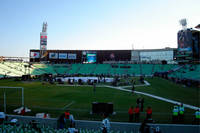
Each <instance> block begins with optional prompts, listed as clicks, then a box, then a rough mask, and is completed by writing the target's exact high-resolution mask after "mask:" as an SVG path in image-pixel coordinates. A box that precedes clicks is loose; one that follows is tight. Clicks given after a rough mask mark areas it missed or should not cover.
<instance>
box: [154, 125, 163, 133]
mask: <svg viewBox="0 0 200 133" xmlns="http://www.w3.org/2000/svg"><path fill="white" fill-rule="evenodd" d="M153 132H154V133H161V130H160V127H159V126H157V127H156V128H153Z"/></svg>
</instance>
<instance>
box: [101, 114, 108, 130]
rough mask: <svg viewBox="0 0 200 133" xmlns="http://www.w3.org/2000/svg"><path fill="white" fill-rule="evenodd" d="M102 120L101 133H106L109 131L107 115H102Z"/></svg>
mask: <svg viewBox="0 0 200 133" xmlns="http://www.w3.org/2000/svg"><path fill="white" fill-rule="evenodd" d="M103 117H104V119H103V121H102V133H108V132H109V131H110V121H109V119H108V114H104V115H103Z"/></svg>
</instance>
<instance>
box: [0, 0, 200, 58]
mask: <svg viewBox="0 0 200 133" xmlns="http://www.w3.org/2000/svg"><path fill="white" fill-rule="evenodd" d="M181 18H186V19H187V20H188V27H195V26H196V25H197V24H199V23H200V0H0V56H26V57H28V56H29V50H30V49H39V45H40V32H41V30H42V23H43V21H47V23H48V28H47V32H48V45H47V48H48V49H66V50H68V49H132V45H133V47H134V49H143V48H144V49H151V48H164V47H177V31H178V30H179V29H181V26H180V25H179V22H178V21H179V20H180V19H181Z"/></svg>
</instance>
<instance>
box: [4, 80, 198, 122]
mask: <svg viewBox="0 0 200 133" xmlns="http://www.w3.org/2000/svg"><path fill="white" fill-rule="evenodd" d="M136 80H137V78H136ZM145 80H147V81H148V82H149V83H150V84H151V85H150V86H147V87H136V90H137V91H141V92H147V93H150V94H154V95H157V96H161V97H164V98H170V99H172V100H177V101H179V102H183V103H187V104H190V105H194V106H198V107H199V106H200V104H199V97H200V90H199V88H187V87H183V86H182V85H176V84H174V83H172V82H170V81H167V80H164V79H160V78H146V79H145ZM0 86H12V87H17V86H18V87H19V86H20V87H24V93H25V96H24V99H25V106H27V107H28V108H30V109H31V110H32V112H31V113H27V115H35V114H36V113H41V112H48V113H50V115H51V116H52V117H58V116H59V115H60V114H61V113H63V112H64V111H65V109H66V108H65V107H66V106H67V105H70V104H71V105H70V106H69V107H68V109H70V112H71V113H73V114H74V117H75V119H84V120H101V119H102V116H100V115H94V114H93V115H91V114H90V111H91V109H92V102H94V101H96V102H112V103H113V104H114V111H115V112H116V115H112V116H110V119H111V121H123V122H127V121H128V113H127V112H128V108H129V107H130V106H131V105H133V106H136V99H137V98H138V97H143V98H144V101H145V102H144V109H146V107H147V106H151V107H152V109H153V119H154V120H155V121H156V122H157V123H171V115H172V108H173V104H170V103H167V102H164V101H160V100H157V99H153V98H151V97H147V96H143V95H137V94H134V95H132V94H131V93H129V92H124V91H120V90H116V89H111V88H106V87H97V88H96V93H94V92H93V86H57V85H56V84H53V85H52V84H49V83H45V84H42V82H40V81H34V82H23V81H14V80H12V79H7V80H0ZM6 96H7V112H8V113H9V114H13V111H12V110H13V109H16V108H17V107H19V106H20V102H21V91H17V90H16V89H7V91H6ZM0 111H3V90H2V89H0ZM194 112H195V111H194V110H191V109H188V108H185V123H187V124H191V123H192V120H193V117H194V116H193V115H194ZM144 117H145V113H141V121H142V120H143V119H144Z"/></svg>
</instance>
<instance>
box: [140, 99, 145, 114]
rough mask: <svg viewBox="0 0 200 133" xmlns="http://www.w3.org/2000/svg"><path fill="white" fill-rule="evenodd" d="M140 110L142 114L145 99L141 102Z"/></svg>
mask: <svg viewBox="0 0 200 133" xmlns="http://www.w3.org/2000/svg"><path fill="white" fill-rule="evenodd" d="M140 105H141V106H140V110H141V112H143V108H144V98H141V100H140Z"/></svg>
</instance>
